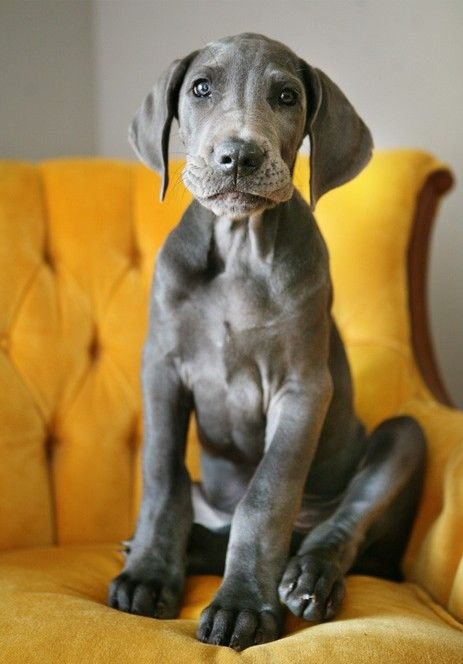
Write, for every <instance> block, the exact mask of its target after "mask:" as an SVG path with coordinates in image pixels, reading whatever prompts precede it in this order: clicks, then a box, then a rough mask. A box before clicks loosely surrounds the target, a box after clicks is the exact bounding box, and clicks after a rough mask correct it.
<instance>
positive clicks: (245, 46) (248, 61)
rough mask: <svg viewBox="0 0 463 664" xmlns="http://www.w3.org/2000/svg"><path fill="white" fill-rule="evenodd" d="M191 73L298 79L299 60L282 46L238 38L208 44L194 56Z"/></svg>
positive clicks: (248, 37) (257, 38)
mask: <svg viewBox="0 0 463 664" xmlns="http://www.w3.org/2000/svg"><path fill="white" fill-rule="evenodd" d="M192 68H193V69H200V68H207V69H210V70H212V71H213V70H214V69H219V70H222V71H225V72H231V71H232V72H235V73H241V74H242V75H246V74H247V73H249V72H251V71H252V72H253V74H254V75H256V74H257V75H259V74H260V75H263V74H264V73H275V74H278V73H280V74H287V75H292V76H294V77H295V78H299V59H298V57H297V56H296V55H295V54H294V53H293V52H292V51H291V50H290V49H289V48H288V47H287V46H285V45H284V44H281V43H280V42H277V41H274V40H271V39H268V38H266V37H263V36H260V35H238V36H236V37H226V38H225V39H221V40H219V41H215V42H211V43H210V44H208V45H207V46H206V47H205V48H204V49H202V50H201V51H200V52H199V53H198V55H197V56H196V58H195V60H194V62H193V65H192Z"/></svg>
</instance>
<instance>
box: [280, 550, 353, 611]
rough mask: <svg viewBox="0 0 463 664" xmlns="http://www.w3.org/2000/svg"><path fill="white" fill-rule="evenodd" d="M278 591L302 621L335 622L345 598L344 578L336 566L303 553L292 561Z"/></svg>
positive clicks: (283, 600)
mask: <svg viewBox="0 0 463 664" xmlns="http://www.w3.org/2000/svg"><path fill="white" fill-rule="evenodd" d="M278 590H279V595H280V600H281V601H282V602H283V603H284V604H286V606H287V607H288V608H289V610H290V611H291V612H292V613H294V615H296V616H298V617H299V618H304V619H305V620H310V621H323V620H331V618H334V616H335V615H336V614H337V613H338V611H339V609H340V608H341V604H342V600H343V598H344V594H345V581H344V575H343V574H342V572H341V570H340V568H339V566H338V565H336V564H335V563H333V562H331V561H329V560H324V559H323V558H322V557H319V556H314V555H310V554H303V555H301V556H295V557H294V558H292V559H291V560H290V561H289V563H288V566H287V568H286V571H285V573H284V574H283V578H282V580H281V582H280V586H279V589H278Z"/></svg>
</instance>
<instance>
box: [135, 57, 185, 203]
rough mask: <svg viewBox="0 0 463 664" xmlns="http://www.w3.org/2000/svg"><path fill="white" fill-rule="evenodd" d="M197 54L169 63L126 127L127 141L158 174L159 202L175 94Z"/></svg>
mask: <svg viewBox="0 0 463 664" xmlns="http://www.w3.org/2000/svg"><path fill="white" fill-rule="evenodd" d="M197 53H198V51H194V52H193V53H190V54H189V55H187V56H186V57H185V58H183V59H182V60H174V62H172V64H171V65H170V66H169V67H168V69H166V71H165V72H164V73H163V74H162V75H161V77H160V78H159V80H158V81H157V82H156V83H155V85H154V86H153V87H152V88H151V90H150V91H149V93H148V94H147V96H146V97H145V100H144V101H143V103H142V105H141V106H140V108H139V109H138V111H137V112H136V113H135V116H134V118H133V120H132V124H131V125H130V127H129V141H130V144H131V145H132V147H133V149H134V150H135V152H136V154H137V156H138V157H139V158H140V159H141V161H143V162H144V163H145V164H146V165H147V166H149V167H150V168H152V169H154V170H155V171H157V172H158V173H160V174H161V175H162V185H161V201H162V200H163V199H164V195H165V193H166V189H167V185H168V184H169V164H168V152H169V136H170V128H171V125H172V120H173V119H174V117H176V116H177V106H178V95H179V92H180V87H181V85H182V83H183V79H184V76H185V73H186V71H187V69H188V67H189V66H190V63H191V61H192V60H193V58H194V57H195V56H196V54H197Z"/></svg>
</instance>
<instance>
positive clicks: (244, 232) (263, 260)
mask: <svg viewBox="0 0 463 664" xmlns="http://www.w3.org/2000/svg"><path fill="white" fill-rule="evenodd" d="M279 207H280V205H278V206H276V207H274V208H271V209H268V210H264V211H262V212H258V213H256V214H253V215H250V216H249V217H245V218H241V219H231V218H230V217H227V216H217V217H215V219H214V222H213V230H212V238H211V242H212V244H213V251H214V254H215V256H216V258H217V259H218V260H220V261H221V262H222V264H223V265H224V268H225V270H227V269H229V268H231V267H232V266H233V265H235V264H236V262H237V261H238V260H239V262H240V264H241V265H243V263H247V264H248V266H249V267H252V266H254V267H258V266H259V267H263V266H269V265H271V264H272V262H273V256H274V249H275V240H276V236H277V230H278V224H279V217H280V214H279V210H278V208H279Z"/></svg>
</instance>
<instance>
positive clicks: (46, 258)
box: [43, 247, 55, 270]
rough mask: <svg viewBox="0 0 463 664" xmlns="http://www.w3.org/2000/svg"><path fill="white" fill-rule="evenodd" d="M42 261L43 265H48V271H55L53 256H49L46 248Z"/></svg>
mask: <svg viewBox="0 0 463 664" xmlns="http://www.w3.org/2000/svg"><path fill="white" fill-rule="evenodd" d="M43 260H44V263H46V264H47V265H48V267H49V268H50V270H54V269H55V261H54V258H53V256H52V255H51V253H50V250H49V249H48V247H46V248H45V251H44V253H43Z"/></svg>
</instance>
